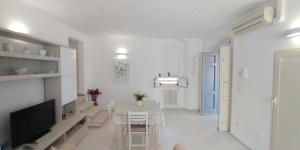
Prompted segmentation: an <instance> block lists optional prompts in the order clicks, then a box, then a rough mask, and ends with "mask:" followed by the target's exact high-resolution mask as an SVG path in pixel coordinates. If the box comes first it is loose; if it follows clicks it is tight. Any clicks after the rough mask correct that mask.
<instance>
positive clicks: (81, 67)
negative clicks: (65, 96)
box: [69, 38, 85, 96]
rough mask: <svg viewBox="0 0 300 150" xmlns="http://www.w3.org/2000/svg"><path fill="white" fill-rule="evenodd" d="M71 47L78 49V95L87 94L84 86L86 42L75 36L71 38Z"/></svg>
mask: <svg viewBox="0 0 300 150" xmlns="http://www.w3.org/2000/svg"><path fill="white" fill-rule="evenodd" d="M69 47H70V48H73V49H75V50H76V56H77V60H76V70H77V95H78V96H83V95H84V94H85V88H84V43H83V42H82V41H79V40H76V39H74V38H69Z"/></svg>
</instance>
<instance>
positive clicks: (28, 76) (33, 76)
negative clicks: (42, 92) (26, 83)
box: [0, 73, 60, 81]
mask: <svg viewBox="0 0 300 150" xmlns="http://www.w3.org/2000/svg"><path fill="white" fill-rule="evenodd" d="M58 76H60V74H59V73H48V74H25V75H9V76H0V81H12V80H24V79H39V78H52V77H58Z"/></svg>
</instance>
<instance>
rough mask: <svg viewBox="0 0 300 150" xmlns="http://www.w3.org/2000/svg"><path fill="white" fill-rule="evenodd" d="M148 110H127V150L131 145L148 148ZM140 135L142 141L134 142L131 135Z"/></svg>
mask: <svg viewBox="0 0 300 150" xmlns="http://www.w3.org/2000/svg"><path fill="white" fill-rule="evenodd" d="M148 130H149V129H148V112H130V111H128V146H129V150H131V149H132V148H133V147H145V149H146V150H148V148H149V133H148ZM136 135H138V136H142V137H143V143H139V144H134V142H133V136H136Z"/></svg>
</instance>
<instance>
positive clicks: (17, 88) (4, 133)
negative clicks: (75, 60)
mask: <svg viewBox="0 0 300 150" xmlns="http://www.w3.org/2000/svg"><path fill="white" fill-rule="evenodd" d="M13 22H19V23H21V24H23V25H24V26H26V27H27V28H28V31H29V34H30V35H32V36H34V37H36V38H39V39H43V40H46V41H49V42H52V43H56V44H59V45H64V46H68V41H69V37H72V38H75V39H78V40H81V41H83V42H85V50H86V49H88V48H87V47H88V46H87V45H88V44H87V43H88V38H87V37H86V36H85V35H83V34H81V33H80V32H78V31H76V30H74V29H71V28H69V27H68V26H66V25H65V24H63V23H61V22H59V21H57V20H56V19H54V18H51V17H49V16H47V15H45V14H43V13H42V12H40V11H37V10H34V9H31V8H29V7H27V6H25V5H23V4H22V3H20V2H18V1H13V0H1V1H0V28H3V29H8V28H9V25H10V24H11V23H13ZM0 96H1V104H0V143H2V142H4V141H8V140H9V139H10V137H9V113H10V112H12V111H16V110H18V109H21V108H24V107H27V106H30V105H33V104H36V103H39V102H42V101H43V100H44V84H43V80H41V79H35V80H24V81H8V82H1V83H0Z"/></svg>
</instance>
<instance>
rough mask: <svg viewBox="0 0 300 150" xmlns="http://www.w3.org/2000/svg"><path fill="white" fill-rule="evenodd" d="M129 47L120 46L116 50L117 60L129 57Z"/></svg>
mask: <svg viewBox="0 0 300 150" xmlns="http://www.w3.org/2000/svg"><path fill="white" fill-rule="evenodd" d="M127 52H128V51H127V49H126V48H124V47H120V48H118V49H117V51H116V59H117V60H125V59H127V58H128V57H127Z"/></svg>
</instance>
